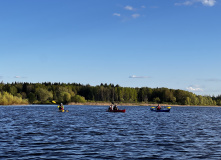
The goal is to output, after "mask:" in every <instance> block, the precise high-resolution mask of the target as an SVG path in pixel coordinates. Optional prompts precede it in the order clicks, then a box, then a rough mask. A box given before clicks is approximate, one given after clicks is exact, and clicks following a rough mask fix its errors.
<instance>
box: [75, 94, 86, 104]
mask: <svg viewBox="0 0 221 160" xmlns="http://www.w3.org/2000/svg"><path fill="white" fill-rule="evenodd" d="M72 101H73V102H76V103H85V102H86V100H85V98H84V97H82V96H79V95H75V96H74V97H73V98H72Z"/></svg>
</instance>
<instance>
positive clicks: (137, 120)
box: [0, 105, 221, 160]
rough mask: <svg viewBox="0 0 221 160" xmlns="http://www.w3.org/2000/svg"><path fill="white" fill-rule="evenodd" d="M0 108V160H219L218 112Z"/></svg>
mask: <svg viewBox="0 0 221 160" xmlns="http://www.w3.org/2000/svg"><path fill="white" fill-rule="evenodd" d="M107 108H108V106H65V109H68V110H69V112H65V113H62V112H58V108H57V106H56V105H51V106H48V105H33V106H0V122H1V123H0V126H1V127H0V159H8V160H10V159H12V160H14V159H22V160H24V159H27V160H29V159H36V160H39V159H57V160H60V159H70V160H73V159H84V160H87V159H126V160H128V159H168V160H169V159H174V160H179V159H182V160H187V159H191V160H192V159H208V160H211V159H221V108H218V107H172V108H171V112H170V113H166V112H164V113H163V112H162V113H159V112H158V113H157V112H151V111H150V107H144V106H129V107H127V106H125V107H124V106H119V108H120V109H124V108H125V109H126V113H111V112H105V111H106V109H107Z"/></svg>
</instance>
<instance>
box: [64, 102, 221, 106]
mask: <svg viewBox="0 0 221 160" xmlns="http://www.w3.org/2000/svg"><path fill="white" fill-rule="evenodd" d="M115 104H116V105H117V106H157V105H158V103H115ZM66 105H82V106H83V105H88V106H110V105H111V103H108V102H85V103H75V102H70V103H68V104H66ZM160 106H170V107H190V106H193V107H221V106H199V105H196V106H194V105H174V104H172V105H170V104H160Z"/></svg>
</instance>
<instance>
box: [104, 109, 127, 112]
mask: <svg viewBox="0 0 221 160" xmlns="http://www.w3.org/2000/svg"><path fill="white" fill-rule="evenodd" d="M107 112H126V109H122V110H120V109H118V110H107Z"/></svg>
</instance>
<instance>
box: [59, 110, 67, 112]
mask: <svg viewBox="0 0 221 160" xmlns="http://www.w3.org/2000/svg"><path fill="white" fill-rule="evenodd" d="M58 112H69V111H68V110H58Z"/></svg>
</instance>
